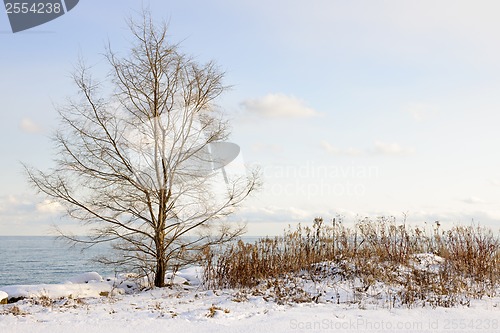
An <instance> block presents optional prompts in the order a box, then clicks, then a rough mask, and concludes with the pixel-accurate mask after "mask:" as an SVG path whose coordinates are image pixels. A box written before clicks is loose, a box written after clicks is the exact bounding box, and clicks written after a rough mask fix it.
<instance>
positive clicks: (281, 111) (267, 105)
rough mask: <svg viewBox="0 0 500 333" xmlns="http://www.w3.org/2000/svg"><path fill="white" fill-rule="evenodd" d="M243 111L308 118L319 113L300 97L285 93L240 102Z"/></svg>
mask: <svg viewBox="0 0 500 333" xmlns="http://www.w3.org/2000/svg"><path fill="white" fill-rule="evenodd" d="M241 105H242V107H243V108H244V110H245V111H247V112H249V113H253V114H257V115H261V116H264V117H270V118H309V117H314V116H317V115H319V113H318V112H317V111H316V110H314V109H312V108H310V107H308V106H307V105H306V104H305V102H304V101H302V100H301V99H299V98H297V97H295V96H290V95H285V94H268V95H266V96H264V97H261V98H256V99H249V100H246V101H244V102H242V103H241Z"/></svg>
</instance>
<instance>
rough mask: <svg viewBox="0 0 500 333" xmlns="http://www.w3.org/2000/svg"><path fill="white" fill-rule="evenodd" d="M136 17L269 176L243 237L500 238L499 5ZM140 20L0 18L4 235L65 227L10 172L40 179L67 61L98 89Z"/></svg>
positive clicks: (311, 7)
mask: <svg viewBox="0 0 500 333" xmlns="http://www.w3.org/2000/svg"><path fill="white" fill-rule="evenodd" d="M144 3H145V4H148V3H149V4H150V8H151V11H152V12H153V14H154V16H155V17H156V18H158V19H165V20H169V21H170V34H171V38H172V41H175V42H178V41H182V48H183V50H184V51H185V52H186V53H189V54H192V55H194V56H196V57H197V59H199V60H200V61H205V60H209V59H214V60H216V61H217V62H218V64H219V65H220V66H221V67H222V68H223V69H224V70H225V71H226V73H227V76H226V83H227V84H230V85H233V89H232V90H231V91H229V92H228V93H227V94H226V95H225V96H224V97H223V98H222V99H221V100H220V105H221V107H222V108H223V109H224V110H225V111H226V113H227V114H228V116H229V117H230V118H231V119H232V125H233V135H232V141H233V142H236V143H238V144H239V145H240V146H241V147H242V151H243V158H244V160H245V162H247V163H254V164H258V165H260V166H261V167H262V169H263V171H264V183H265V185H264V188H263V189H262V191H261V192H260V193H258V194H257V195H256V196H255V197H254V198H253V199H252V200H250V201H249V202H248V203H247V205H246V206H245V208H244V209H243V210H242V211H241V213H240V214H239V215H238V216H236V217H235V218H236V219H241V220H245V221H247V222H248V223H249V234H252V235H262V234H268V233H269V234H274V233H277V232H280V231H281V230H282V229H283V228H285V227H286V226H287V225H288V223H296V222H299V221H301V222H310V221H311V220H312V219H313V218H314V217H315V216H323V217H325V218H330V217H333V216H334V215H335V214H337V213H338V214H343V215H345V216H346V217H347V219H348V220H351V221H353V220H354V219H355V217H356V216H357V215H359V216H379V215H395V216H397V217H401V216H402V213H403V212H407V213H408V218H409V220H410V221H415V222H422V221H427V222H433V221H434V220H436V219H438V220H440V221H441V223H442V224H444V225H449V226H451V225H453V224H456V223H470V222H471V220H472V219H474V220H475V221H477V222H480V223H481V224H484V225H489V226H492V227H494V228H495V229H498V227H500V169H499V166H500V157H499V148H500V147H499V146H500V134H499V131H498V127H499V124H500V112H499V111H500V94H499V91H500V63H499V61H498V59H500V36H499V31H500V21H499V20H498V18H497V15H498V12H499V10H500V3H498V2H497V1H494V0H491V1H485V0H478V1H456V0H455V1H452V0H440V1H435V0H433V1H427V0H419V1H411V0H407V1H401V0H393V1H382V0H380V1H378V0H366V1H336V0H311V1H293V0H286V1H285V0H267V1H264V0H251V1H250V0H248V1H247V0H239V1H229V0H215V1H201V0H200V1H190V0H186V1H164V0H151V1H144ZM140 10H141V2H139V1H132V0H129V1H98V0H81V1H80V4H79V5H78V6H77V7H75V9H74V10H72V11H71V12H69V13H68V14H66V15H64V16H63V17H61V18H59V19H57V20H54V21H52V22H50V23H47V24H45V25H43V26H40V27H37V28H34V29H32V30H29V31H27V32H24V33H18V34H12V33H10V26H9V24H8V21H7V16H6V15H5V14H4V13H0V32H1V33H0V42H1V47H0V73H1V79H0V101H1V103H0V115H1V120H2V121H1V122H0V137H1V139H2V144H1V145H0V154H1V160H0V161H1V162H0V163H1V168H2V173H1V174H0V184H1V186H0V235H13V234H45V233H46V232H47V230H49V225H50V224H51V223H54V222H58V221H60V219H59V218H58V217H57V210H56V209H54V206H53V205H50V204H47V203H43V198H40V197H37V196H35V195H34V193H33V191H32V190H31V189H30V188H29V187H28V186H27V184H26V180H25V178H24V176H23V171H22V167H21V165H20V162H21V161H23V162H27V163H29V164H32V165H35V166H38V167H40V168H48V167H50V165H51V159H52V158H53V150H52V146H51V142H50V139H49V136H50V133H51V131H52V130H53V129H54V128H56V127H57V121H56V116H57V114H56V111H55V109H54V104H64V102H65V99H66V97H68V96H71V95H74V92H75V89H74V87H73V86H72V85H71V80H70V78H69V76H70V73H71V70H72V68H73V65H74V64H75V63H76V61H77V58H78V57H79V56H82V57H83V58H84V59H86V60H87V62H88V63H91V64H94V65H95V71H96V73H97V74H101V75H102V74H104V73H105V70H106V67H105V61H104V60H103V58H102V56H101V54H102V53H103V51H104V46H105V44H106V43H107V41H108V40H109V41H110V42H111V45H112V47H113V48H114V49H115V50H117V51H118V52H119V51H121V50H125V49H126V47H127V38H129V35H128V31H127V27H126V24H125V22H124V19H125V18H126V17H127V16H130V15H133V14H134V12H136V11H140Z"/></svg>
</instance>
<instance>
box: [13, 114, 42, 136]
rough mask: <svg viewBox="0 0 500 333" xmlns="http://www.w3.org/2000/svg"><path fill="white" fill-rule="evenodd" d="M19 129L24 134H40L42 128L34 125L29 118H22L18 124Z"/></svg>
mask: <svg viewBox="0 0 500 333" xmlns="http://www.w3.org/2000/svg"><path fill="white" fill-rule="evenodd" d="M19 128H20V129H21V130H22V131H23V132H26V133H32V134H36V133H40V132H42V127H41V126H40V125H38V124H37V123H35V122H34V121H33V120H32V119H31V118H27V117H24V118H23V119H21V123H20V124H19Z"/></svg>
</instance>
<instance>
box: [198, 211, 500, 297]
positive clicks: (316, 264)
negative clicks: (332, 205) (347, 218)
mask: <svg viewBox="0 0 500 333" xmlns="http://www.w3.org/2000/svg"><path fill="white" fill-rule="evenodd" d="M428 229H430V230H424V229H422V228H418V227H410V226H408V225H406V224H405V223H402V224H397V223H396V220H395V219H394V218H379V219H377V220H375V221H373V220H370V219H363V220H361V221H358V222H357V223H356V224H355V226H354V227H352V228H348V227H346V226H344V225H343V223H342V221H341V220H339V219H336V220H333V223H331V224H330V225H326V224H325V223H324V221H323V219H321V218H316V219H315V220H314V222H313V225H312V227H302V226H299V227H298V228H297V229H295V230H291V229H289V230H287V231H286V232H285V233H284V235H283V236H281V237H275V238H265V239H261V240H259V241H257V242H255V243H254V244H247V243H244V242H242V241H240V242H238V243H237V244H234V245H232V246H229V247H226V248H224V249H219V251H216V252H211V251H207V252H206V253H205V278H204V281H205V284H206V286H207V287H209V288H250V289H252V288H253V289H256V288H257V286H262V285H263V284H265V285H267V288H268V290H269V289H272V290H274V292H273V295H274V298H275V300H278V301H279V300H292V301H317V297H318V295H311V294H308V293H307V292H305V291H304V290H303V289H302V288H301V287H300V286H298V284H297V283H298V282H297V281H296V280H295V279H296V278H302V279H306V280H310V281H313V282H314V283H315V284H316V283H320V282H321V281H324V280H325V279H330V280H335V281H338V282H352V293H353V300H354V301H357V300H360V299H362V298H363V297H362V296H363V295H365V294H366V293H367V292H368V291H369V290H370V288H373V287H374V286H376V285H377V284H380V283H382V284H384V285H385V286H388V287H390V292H389V291H387V292H386V293H385V295H384V296H385V297H386V298H387V299H389V300H390V303H391V306H398V305H406V306H414V305H416V304H421V305H424V306H425V305H431V306H453V305H456V304H465V305H467V304H468V302H469V300H470V298H481V297H483V296H493V295H495V294H496V291H497V290H498V287H499V286H500V240H499V237H498V236H497V235H495V234H493V232H492V231H491V230H489V229H487V228H484V227H480V226H456V227H453V228H452V229H450V230H448V231H442V230H440V226H439V224H438V223H436V224H434V225H433V226H431V228H428ZM422 254H426V255H422ZM434 255H435V256H438V257H434ZM436 258H437V259H439V258H442V261H440V262H433V261H432V260H435V259H436ZM437 259H436V260H437ZM289 286H294V287H293V288H290V287H289ZM360 295H361V296H360Z"/></svg>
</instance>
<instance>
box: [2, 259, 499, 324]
mask: <svg viewBox="0 0 500 333" xmlns="http://www.w3.org/2000/svg"><path fill="white" fill-rule="evenodd" d="M174 282H175V284H174V286H173V287H172V288H164V289H152V290H149V291H143V292H135V293H134V292H132V290H134V289H135V288H136V285H134V282H133V281H131V280H127V277H118V278H112V279H102V278H101V277H100V276H99V275H98V274H97V273H89V274H84V275H80V276H77V277H75V278H72V279H69V280H68V281H67V282H65V283H63V284H57V285H38V286H10V287H3V288H0V290H2V291H4V292H6V293H7V294H9V297H28V298H27V299H24V300H21V301H19V302H17V303H13V304H8V305H0V332H6V333H10V332H30V333H42V332H44V333H45V332H50V333H57V332H64V333H67V332H70V333H78V332H82V333H83V332H85V333H88V332H106V333H114V332H116V333H123V332H167V331H169V332H186V333H187V332H197V333H207V332H242V333H243V332H273V333H275V332H355V331H359V332H500V298H485V299H482V300H472V301H471V303H470V306H464V307H462V306H458V307H453V308H439V307H438V308H434V309H433V308H429V307H424V308H422V307H416V308H412V309H407V308H391V307H388V306H384V305H383V304H382V305H380V303H377V302H373V303H366V304H361V303H359V302H358V303H355V302H347V301H345V302H340V304H337V303H336V302H320V303H319V304H315V303H299V304H296V303H292V304H285V305H278V304H277V303H276V302H274V301H273V300H272V299H270V298H269V297H267V296H266V294H265V293H262V294H259V293H257V294H255V293H254V294H252V293H251V292H249V293H242V292H240V291H236V290H216V291H213V290H208V291H207V290H205V289H203V288H202V287H200V285H199V279H197V270H196V268H191V269H187V270H184V271H182V272H180V273H179V274H178V276H177V277H176V279H175V281H174ZM102 292H107V293H108V295H109V296H99V294H101V293H102ZM338 292H339V291H338V290H337V291H336V293H338Z"/></svg>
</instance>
